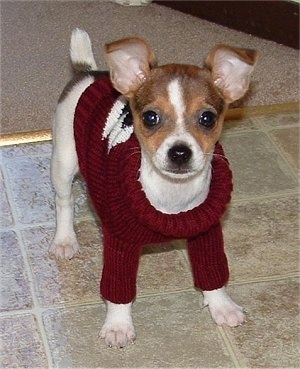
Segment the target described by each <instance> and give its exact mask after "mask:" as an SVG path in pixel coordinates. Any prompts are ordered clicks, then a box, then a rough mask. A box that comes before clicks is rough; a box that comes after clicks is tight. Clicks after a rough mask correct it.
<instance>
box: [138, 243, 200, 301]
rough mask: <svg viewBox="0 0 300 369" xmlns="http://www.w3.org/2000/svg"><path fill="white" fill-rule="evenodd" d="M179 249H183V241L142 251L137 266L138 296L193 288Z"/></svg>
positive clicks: (188, 268)
mask: <svg viewBox="0 0 300 369" xmlns="http://www.w3.org/2000/svg"><path fill="white" fill-rule="evenodd" d="M181 249H185V243H184V242H183V241H182V242H179V241H177V242H176V241H175V242H173V243H170V244H167V245H154V246H151V247H146V248H145V249H144V252H143V255H142V256H141V259H140V265H139V273H138V296H142V295H143V294H148V293H154V294H156V293H162V292H169V291H178V290H182V289H187V288H191V287H193V279H192V275H191V272H190V267H189V264H188V263H187V261H186V259H185V257H184V256H183V253H182V251H181Z"/></svg>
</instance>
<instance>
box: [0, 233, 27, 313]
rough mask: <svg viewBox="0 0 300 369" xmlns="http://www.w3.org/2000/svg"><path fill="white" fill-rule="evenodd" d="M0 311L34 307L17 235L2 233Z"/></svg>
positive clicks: (0, 234)
mask: <svg viewBox="0 0 300 369" xmlns="http://www.w3.org/2000/svg"><path fill="white" fill-rule="evenodd" d="M0 249H1V252H0V253H1V262H0V264H1V268H0V288H1V298H0V310H1V311H8V310H19V309H26V308H29V307H31V306H32V298H31V293H30V288H29V284H28V279H27V275H26V272H25V269H24V261H23V257H22V254H21V250H20V247H19V244H18V240H17V237H16V234H15V233H14V232H12V231H7V232H5V231H3V232H0Z"/></svg>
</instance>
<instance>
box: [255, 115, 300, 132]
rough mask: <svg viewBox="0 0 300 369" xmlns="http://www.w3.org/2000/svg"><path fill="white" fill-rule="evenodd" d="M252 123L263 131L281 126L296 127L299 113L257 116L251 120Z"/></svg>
mask: <svg viewBox="0 0 300 369" xmlns="http://www.w3.org/2000/svg"><path fill="white" fill-rule="evenodd" d="M253 121H254V122H255V123H257V124H259V125H261V126H263V127H264V128H265V129H272V128H274V127H283V126H287V125H288V126H297V125H299V112H298V111H293V112H287V113H281V114H267V115H258V116H256V117H254V118H253Z"/></svg>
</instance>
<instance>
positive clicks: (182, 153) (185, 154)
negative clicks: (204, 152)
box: [168, 145, 192, 165]
mask: <svg viewBox="0 0 300 369" xmlns="http://www.w3.org/2000/svg"><path fill="white" fill-rule="evenodd" d="M191 156H192V150H191V149H190V148H188V147H187V146H186V145H175V146H173V147H171V148H170V150H169V151H168V157H169V159H170V160H171V162H172V163H174V164H176V165H183V164H186V163H187V162H188V161H189V160H190V158H191Z"/></svg>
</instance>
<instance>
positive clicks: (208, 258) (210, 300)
mask: <svg viewBox="0 0 300 369" xmlns="http://www.w3.org/2000/svg"><path fill="white" fill-rule="evenodd" d="M188 251H189V256H190V261H191V265H192V270H193V276H194V282H195V287H197V288H200V289H201V290H202V291H203V295H204V305H205V306H208V308H209V311H210V313H211V316H212V318H213V320H214V321H215V322H216V323H217V324H218V325H227V326H230V327H235V326H238V325H240V324H242V323H243V322H244V320H245V316H244V314H243V309H242V308H241V307H240V306H239V305H237V304H236V303H235V302H234V301H232V299H231V298H230V297H229V296H228V294H227V292H226V289H225V287H224V286H225V285H226V283H227V281H228V278H229V270H228V264H227V258H226V255H225V253H224V245H223V235H222V228H221V225H220V223H219V224H216V225H215V226H213V227H212V228H211V229H210V230H209V231H207V232H205V233H203V234H202V235H199V236H198V237H197V238H194V239H192V240H189V241H188Z"/></svg>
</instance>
